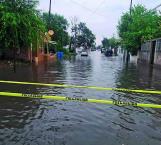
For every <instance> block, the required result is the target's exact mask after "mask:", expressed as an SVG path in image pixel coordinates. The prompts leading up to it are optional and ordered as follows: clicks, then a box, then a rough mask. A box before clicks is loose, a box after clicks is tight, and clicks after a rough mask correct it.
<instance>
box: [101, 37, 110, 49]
mask: <svg viewBox="0 0 161 145" xmlns="http://www.w3.org/2000/svg"><path fill="white" fill-rule="evenodd" d="M102 46H103V48H106V49H108V48H109V47H110V43H109V39H107V38H103V40H102Z"/></svg>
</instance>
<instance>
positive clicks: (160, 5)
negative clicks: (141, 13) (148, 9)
mask: <svg viewBox="0 0 161 145" xmlns="http://www.w3.org/2000/svg"><path fill="white" fill-rule="evenodd" d="M159 7H161V4H159V5H158V6H156V7H155V8H153V9H152V10H156V9H157V8H159Z"/></svg>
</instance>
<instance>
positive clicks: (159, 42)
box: [138, 38, 161, 67]
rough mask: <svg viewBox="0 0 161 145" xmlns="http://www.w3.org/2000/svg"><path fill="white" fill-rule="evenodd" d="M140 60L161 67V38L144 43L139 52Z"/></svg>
mask: <svg viewBox="0 0 161 145" xmlns="http://www.w3.org/2000/svg"><path fill="white" fill-rule="evenodd" d="M152 50H154V53H153V51H152ZM138 61H139V62H144V63H147V64H154V65H155V66H159V67H161V38H159V39H153V40H150V41H147V42H145V43H143V44H142V47H141V50H140V51H139V54H138Z"/></svg>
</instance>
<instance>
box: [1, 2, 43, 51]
mask: <svg viewBox="0 0 161 145" xmlns="http://www.w3.org/2000/svg"><path fill="white" fill-rule="evenodd" d="M36 4H37V1H30V2H27V1H24V0H15V1H14V0H4V1H3V2H1V3H0V28H1V30H0V42H1V43H0V48H3V49H13V48H14V49H18V48H19V49H26V48H28V47H30V45H31V43H33V44H35V47H36V45H37V44H38V43H39V41H40V40H41V38H42V35H41V34H43V31H44V30H45V29H44V28H45V27H44V23H43V21H42V20H41V19H40V17H39V16H38V12H37V10H36V9H35V6H36Z"/></svg>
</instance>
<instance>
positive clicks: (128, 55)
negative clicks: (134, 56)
mask: <svg viewBox="0 0 161 145" xmlns="http://www.w3.org/2000/svg"><path fill="white" fill-rule="evenodd" d="M132 4H133V0H131V1H130V23H131V12H132ZM129 59H130V54H129V50H127V54H126V63H128V61H129Z"/></svg>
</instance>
